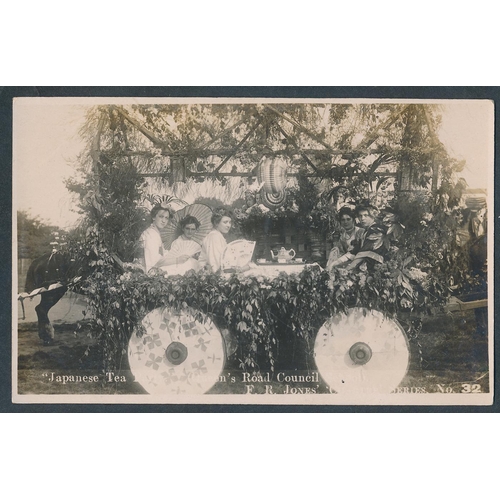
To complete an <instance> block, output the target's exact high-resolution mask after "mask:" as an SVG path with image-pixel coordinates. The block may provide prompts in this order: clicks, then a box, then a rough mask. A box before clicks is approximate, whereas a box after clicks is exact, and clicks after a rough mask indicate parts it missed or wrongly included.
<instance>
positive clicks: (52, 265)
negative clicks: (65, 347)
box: [24, 250, 76, 345]
mask: <svg viewBox="0 0 500 500" xmlns="http://www.w3.org/2000/svg"><path fill="white" fill-rule="evenodd" d="M75 267H76V266H75V261H74V260H73V259H72V258H71V257H70V255H69V254H68V253H66V252H61V251H58V250H53V251H52V252H49V253H46V254H43V255H41V256H40V257H38V258H36V259H35V260H34V261H33V262H32V263H31V264H30V267H29V268H28V272H27V275H26V282H25V287H24V289H25V292H26V293H31V292H32V291H34V290H36V289H39V288H43V289H45V290H41V292H40V296H41V299H40V304H38V305H37V306H36V307H35V312H36V315H37V318H38V336H39V337H40V339H41V340H42V342H43V344H44V345H51V344H52V343H53V342H54V327H53V326H52V324H51V323H50V320H49V316H48V314H49V311H50V309H51V308H52V307H54V306H55V305H56V304H57V303H58V302H59V300H61V298H62V297H63V296H64V294H65V293H66V292H67V290H68V283H69V281H70V280H71V279H73V278H75V277H76V268H75ZM51 285H59V286H56V287H54V288H51V289H50V290H49V287H51Z"/></svg>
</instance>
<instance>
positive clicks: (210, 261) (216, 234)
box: [199, 208, 233, 272]
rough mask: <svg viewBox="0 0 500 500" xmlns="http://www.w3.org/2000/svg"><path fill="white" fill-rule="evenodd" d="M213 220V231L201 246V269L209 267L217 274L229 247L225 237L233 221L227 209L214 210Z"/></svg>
mask: <svg viewBox="0 0 500 500" xmlns="http://www.w3.org/2000/svg"><path fill="white" fill-rule="evenodd" d="M211 220H212V226H213V229H212V230H211V231H210V232H209V233H208V234H207V235H206V236H205V239H204V240H203V243H202V245H201V254H200V258H199V265H200V268H202V267H204V266H208V267H209V268H210V269H211V270H212V271H213V272H216V271H219V270H220V269H221V268H222V256H223V255H224V250H225V249H226V247H227V242H226V238H225V235H226V234H227V233H229V230H230V229H231V226H232V224H233V221H232V219H231V213H230V212H229V211H228V210H226V209H225V208H219V209H216V210H214V213H213V214H212V219H211Z"/></svg>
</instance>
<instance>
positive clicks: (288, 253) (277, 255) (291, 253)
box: [271, 247, 295, 262]
mask: <svg viewBox="0 0 500 500" xmlns="http://www.w3.org/2000/svg"><path fill="white" fill-rule="evenodd" d="M271 256H272V258H273V260H277V261H278V262H288V261H289V260H292V259H293V258H294V257H295V250H294V249H293V248H291V249H290V250H286V249H285V247H281V248H280V250H279V251H278V252H273V251H272V250H271Z"/></svg>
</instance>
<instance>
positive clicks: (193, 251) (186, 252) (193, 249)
mask: <svg viewBox="0 0 500 500" xmlns="http://www.w3.org/2000/svg"><path fill="white" fill-rule="evenodd" d="M179 226H180V228H181V232H182V234H181V235H180V236H179V237H178V238H177V239H176V240H174V241H173V243H172V246H171V247H170V251H169V253H168V256H169V257H170V258H177V259H179V258H180V259H181V260H183V261H184V262H182V263H181V264H179V265H178V266H177V269H173V268H167V269H166V271H167V272H169V274H174V273H175V274H184V273H185V272H187V271H189V270H190V269H194V270H195V271H196V270H197V269H198V260H197V259H198V257H199V255H200V252H201V246H200V244H199V243H197V242H196V241H194V240H193V236H194V235H195V233H196V231H198V229H199V228H200V221H199V220H198V219H197V218H196V217H193V216H192V215H187V216H186V217H184V218H183V219H182V220H181V221H180V222H179ZM184 259H185V260H184Z"/></svg>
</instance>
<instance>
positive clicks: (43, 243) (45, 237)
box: [17, 210, 66, 260]
mask: <svg viewBox="0 0 500 500" xmlns="http://www.w3.org/2000/svg"><path fill="white" fill-rule="evenodd" d="M65 235H66V232H65V231H63V230H62V229H60V228H58V227H57V226H54V225H51V224H48V223H47V222H44V221H43V220H42V219H40V217H38V216H32V215H31V214H30V213H29V212H28V211H26V210H18V211H17V249H18V258H20V259H30V260H32V259H34V258H35V257H38V256H40V255H42V254H44V253H47V252H50V251H52V248H53V245H51V243H52V242H57V243H59V242H60V241H61V239H62V238H63V237H64V236H65ZM56 238H57V239H56ZM56 246H57V245H56Z"/></svg>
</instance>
